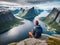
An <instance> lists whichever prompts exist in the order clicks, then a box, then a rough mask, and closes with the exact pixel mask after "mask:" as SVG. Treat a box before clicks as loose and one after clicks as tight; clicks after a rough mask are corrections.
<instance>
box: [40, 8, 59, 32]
mask: <svg viewBox="0 0 60 45" xmlns="http://www.w3.org/2000/svg"><path fill="white" fill-rule="evenodd" d="M41 20H43V21H44V22H45V23H46V25H47V28H49V30H56V31H58V32H60V28H59V27H60V10H59V9H57V8H53V10H52V11H51V13H50V14H49V15H48V16H47V17H45V18H43V19H41Z"/></svg>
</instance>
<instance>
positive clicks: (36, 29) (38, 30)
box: [29, 20, 43, 38]
mask: <svg viewBox="0 0 60 45" xmlns="http://www.w3.org/2000/svg"><path fill="white" fill-rule="evenodd" d="M42 32H43V29H42V28H41V26H40V25H39V22H38V20H36V21H35V27H34V29H33V30H32V32H29V36H30V37H31V38H32V37H34V38H40V37H41V34H42Z"/></svg>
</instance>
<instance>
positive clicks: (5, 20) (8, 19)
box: [0, 10, 22, 33]
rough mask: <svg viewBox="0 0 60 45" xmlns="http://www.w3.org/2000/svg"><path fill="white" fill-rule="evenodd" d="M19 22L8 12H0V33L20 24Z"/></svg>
mask: <svg viewBox="0 0 60 45" xmlns="http://www.w3.org/2000/svg"><path fill="white" fill-rule="evenodd" d="M20 21H21V20H20V19H17V18H16V17H15V16H14V15H13V14H12V12H11V11H10V10H6V11H2V12H0V33H2V32H4V31H7V30H9V29H10V28H12V27H14V26H16V25H18V24H22V23H21V22H20Z"/></svg>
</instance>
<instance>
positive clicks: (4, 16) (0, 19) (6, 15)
mask: <svg viewBox="0 0 60 45" xmlns="http://www.w3.org/2000/svg"><path fill="white" fill-rule="evenodd" d="M14 19H15V17H14V16H13V14H12V12H11V11H10V10H8V11H2V12H0V24H1V23H4V22H6V21H12V20H14Z"/></svg>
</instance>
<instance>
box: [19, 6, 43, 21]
mask: <svg viewBox="0 0 60 45" xmlns="http://www.w3.org/2000/svg"><path fill="white" fill-rule="evenodd" d="M42 11H43V10H37V9H35V8H34V7H32V8H30V9H29V10H25V11H24V12H23V13H22V14H20V17H22V18H25V19H27V20H30V21H33V19H34V18H35V17H36V16H38V14H40V12H42Z"/></svg>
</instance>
